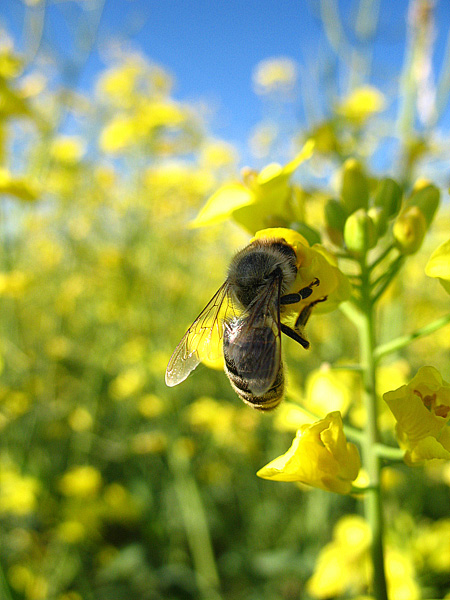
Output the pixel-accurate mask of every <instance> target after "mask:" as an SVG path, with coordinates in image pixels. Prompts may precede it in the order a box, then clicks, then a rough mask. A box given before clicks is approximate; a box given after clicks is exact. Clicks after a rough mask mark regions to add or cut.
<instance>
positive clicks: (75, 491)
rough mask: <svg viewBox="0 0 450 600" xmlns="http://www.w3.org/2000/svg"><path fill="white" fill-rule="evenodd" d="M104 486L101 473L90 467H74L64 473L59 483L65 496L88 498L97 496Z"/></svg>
mask: <svg viewBox="0 0 450 600" xmlns="http://www.w3.org/2000/svg"><path fill="white" fill-rule="evenodd" d="M101 484H102V476H101V474H100V472H99V471H98V470H97V469H96V468H94V467H91V466H89V465H85V466H81V467H73V468H72V469H70V471H67V472H66V473H64V475H63V476H62V478H61V481H60V482H59V489H60V490H61V492H62V493H63V494H64V495H65V496H76V497H77V498H87V497H90V496H95V495H96V494H97V492H98V491H99V489H100V486H101Z"/></svg>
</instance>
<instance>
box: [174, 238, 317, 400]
mask: <svg viewBox="0 0 450 600" xmlns="http://www.w3.org/2000/svg"><path fill="white" fill-rule="evenodd" d="M296 276H297V256H296V253H295V250H294V248H293V247H292V246H290V245H289V244H288V243H287V242H286V241H285V240H284V239H282V238H280V239H270V238H267V239H265V238H262V239H257V240H254V241H253V242H252V243H250V244H249V245H248V246H246V247H245V248H244V249H243V250H241V251H239V252H238V253H237V254H236V255H235V256H234V258H233V259H232V261H231V263H230V266H229V268H228V274H227V278H226V280H225V282H224V283H223V285H222V286H221V287H220V288H219V290H218V291H217V292H216V293H215V295H214V296H213V297H212V299H211V300H210V302H209V303H208V304H207V305H206V307H205V308H204V309H203V310H202V312H201V313H200V314H199V316H198V317H197V318H196V319H195V321H194V322H193V324H192V325H191V326H190V327H189V329H188V330H187V331H186V333H185V335H184V336H183V338H182V339H181V341H180V343H179V344H178V346H177V347H176V349H175V351H174V353H173V354H172V357H171V358H170V361H169V364H168V366H167V370H166V384H167V385H168V386H170V387H171V386H174V385H177V384H179V383H181V382H182V381H184V380H185V379H186V378H187V377H188V375H189V374H190V373H191V372H192V371H193V370H194V369H195V368H196V367H197V365H198V364H199V363H200V362H201V360H202V359H204V358H205V357H206V356H207V357H208V358H213V359H214V358H217V357H218V356H220V354H221V353H223V357H224V363H225V364H224V368H225V373H226V375H227V376H228V379H229V380H230V383H231V386H232V388H233V389H234V390H235V392H236V393H237V395H238V396H239V397H240V398H241V399H242V400H243V401H244V402H245V403H246V404H249V405H250V406H252V407H253V408H256V409H259V410H272V409H274V408H275V407H276V406H278V405H279V404H280V402H281V400H282V399H283V396H284V382H285V377H284V367H283V361H282V356H281V333H284V334H285V335H287V336H289V337H290V338H292V339H294V340H295V341H296V342H298V343H299V344H300V345H301V346H303V348H308V347H309V342H308V341H307V340H306V339H305V338H304V337H303V335H302V333H301V330H302V328H303V326H304V325H305V324H306V321H307V319H308V317H309V315H310V313H311V309H312V307H313V306H314V305H315V304H316V303H317V302H321V301H322V300H324V299H325V298H321V299H319V300H315V301H314V302H311V303H310V304H308V305H306V307H305V308H304V309H303V310H302V311H301V312H300V314H299V316H298V318H297V321H296V323H295V326H294V327H293V328H291V327H288V326H287V325H286V324H284V323H282V315H283V312H284V309H285V307H286V306H288V305H289V304H296V303H297V302H300V300H302V299H305V298H308V297H309V296H310V295H311V294H312V291H313V289H312V288H313V287H314V286H316V285H318V284H319V280H318V279H315V280H314V281H312V282H311V283H310V285H308V286H306V287H304V288H302V289H300V290H299V291H298V292H294V293H288V291H289V290H290V289H291V287H292V285H293V283H294V281H295V279H296Z"/></svg>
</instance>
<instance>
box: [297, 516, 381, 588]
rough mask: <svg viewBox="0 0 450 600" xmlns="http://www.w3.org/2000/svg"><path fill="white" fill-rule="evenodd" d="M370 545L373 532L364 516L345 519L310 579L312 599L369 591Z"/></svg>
mask: <svg viewBox="0 0 450 600" xmlns="http://www.w3.org/2000/svg"><path fill="white" fill-rule="evenodd" d="M370 543H371V534H370V529H369V526H368V524H367V523H366V521H365V520H364V519H363V518H362V517H359V516H357V515H348V516H346V517H343V518H342V519H341V520H340V521H339V522H338V523H337V525H336V526H335V528H334V531H333V539H332V540H331V542H330V543H328V544H327V545H326V546H324V547H323V548H322V550H321V551H320V554H319V558H318V560H317V564H316V566H315V569H314V573H313V575H312V577H311V578H310V579H309V580H308V583H307V589H308V592H309V593H310V594H311V596H313V597H314V598H331V597H336V596H343V595H344V594H345V593H346V592H349V591H351V592H353V593H358V592H362V591H363V590H365V589H366V588H367V582H368V580H369V579H370V573H371V564H370V556H369V548H370Z"/></svg>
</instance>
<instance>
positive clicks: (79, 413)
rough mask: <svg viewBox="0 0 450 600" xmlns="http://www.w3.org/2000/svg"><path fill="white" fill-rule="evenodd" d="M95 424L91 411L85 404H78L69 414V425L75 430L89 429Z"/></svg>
mask: <svg viewBox="0 0 450 600" xmlns="http://www.w3.org/2000/svg"><path fill="white" fill-rule="evenodd" d="M93 424H94V419H93V417H92V415H91V413H90V412H89V411H88V410H87V408H84V407H83V406H77V407H76V408H75V409H74V410H73V411H72V412H71V413H70V415H69V425H70V427H71V428H72V429H73V430H74V431H89V429H91V428H92V426H93Z"/></svg>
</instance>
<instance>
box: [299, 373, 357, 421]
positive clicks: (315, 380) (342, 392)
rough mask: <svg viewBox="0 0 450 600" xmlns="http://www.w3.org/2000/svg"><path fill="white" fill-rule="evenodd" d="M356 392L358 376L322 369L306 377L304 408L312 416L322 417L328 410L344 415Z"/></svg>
mask: <svg viewBox="0 0 450 600" xmlns="http://www.w3.org/2000/svg"><path fill="white" fill-rule="evenodd" d="M355 390H357V391H359V390H358V374H355V373H352V372H350V371H338V370H333V369H330V368H329V367H322V368H320V369H318V370H316V371H313V372H312V373H310V374H309V375H308V378H307V380H306V398H305V406H306V408H307V409H308V410H310V411H311V412H312V413H313V414H315V415H317V416H319V417H320V416H324V415H326V414H327V413H328V412H330V410H338V411H339V412H340V413H341V414H345V413H346V412H347V410H348V408H349V406H350V404H351V401H352V399H353V398H354V395H355Z"/></svg>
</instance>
